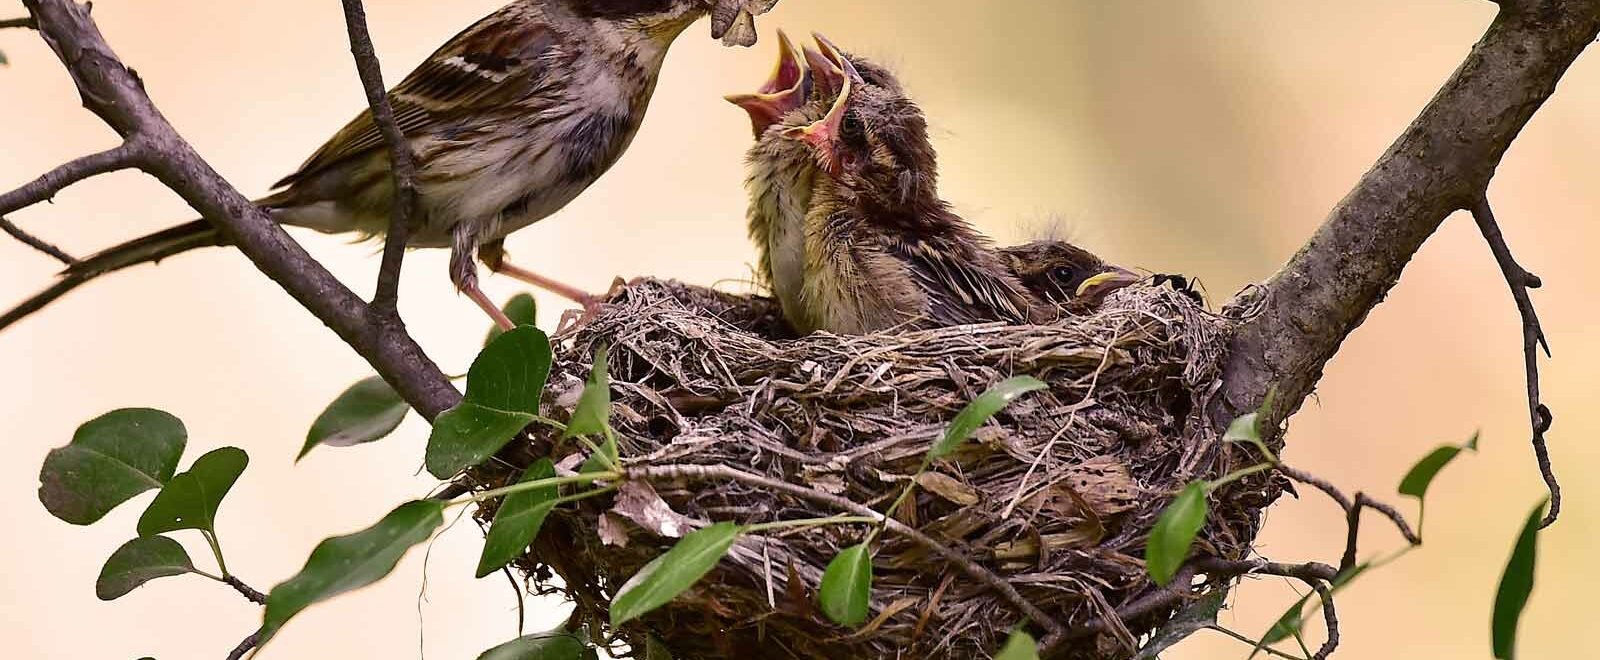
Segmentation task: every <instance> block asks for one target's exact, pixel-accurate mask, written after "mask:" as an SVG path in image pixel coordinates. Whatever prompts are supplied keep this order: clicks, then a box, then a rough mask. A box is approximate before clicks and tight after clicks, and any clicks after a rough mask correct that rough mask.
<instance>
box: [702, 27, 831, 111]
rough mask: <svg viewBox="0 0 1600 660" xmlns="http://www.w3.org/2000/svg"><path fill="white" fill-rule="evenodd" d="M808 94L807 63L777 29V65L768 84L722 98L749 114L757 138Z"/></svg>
mask: <svg viewBox="0 0 1600 660" xmlns="http://www.w3.org/2000/svg"><path fill="white" fill-rule="evenodd" d="M810 93H811V79H810V75H809V74H808V72H807V70H806V63H805V61H804V60H802V59H801V57H800V51H798V50H796V49H795V47H794V42H792V41H790V40H789V35H787V34H784V33H783V31H782V30H779V31H778V62H777V64H776V65H774V66H773V68H772V75H770V76H768V77H767V82H766V83H764V84H762V85H761V88H760V89H758V90H757V91H756V92H755V93H753V94H729V95H727V96H725V97H723V98H726V99H727V100H728V102H729V103H732V104H734V105H737V106H739V107H741V108H744V111H745V112H748V113H750V123H751V125H752V127H753V128H754V129H755V133H756V135H758V136H759V135H761V134H762V133H763V132H765V131H766V130H767V128H768V127H769V126H772V125H773V124H776V123H778V122H779V121H780V120H782V119H783V116H784V115H786V114H788V113H789V112H790V111H792V110H794V109H795V108H798V107H800V106H802V105H804V104H805V102H806V97H807V95H809V94H810Z"/></svg>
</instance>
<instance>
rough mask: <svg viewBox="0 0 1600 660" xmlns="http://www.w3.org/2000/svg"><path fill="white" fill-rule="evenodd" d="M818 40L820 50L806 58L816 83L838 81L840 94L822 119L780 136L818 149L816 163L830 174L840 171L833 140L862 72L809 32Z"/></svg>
mask: <svg viewBox="0 0 1600 660" xmlns="http://www.w3.org/2000/svg"><path fill="white" fill-rule="evenodd" d="M812 36H814V37H816V39H817V46H818V47H819V48H821V51H820V52H813V51H811V50H809V49H808V50H807V51H806V59H807V60H808V61H810V62H812V71H813V72H814V73H815V74H816V76H817V82H818V83H819V84H821V83H823V82H824V81H825V80H826V81H827V83H828V84H837V85H838V86H839V95H838V97H837V98H835V99H834V100H833V106H832V107H830V108H828V114H827V115H825V116H823V118H822V119H819V120H817V121H816V122H815V123H813V124H811V125H810V126H806V127H804V128H791V129H788V130H786V131H784V132H783V136H784V137H787V138H789V139H791V140H800V141H801V142H805V143H806V144H809V145H811V147H812V148H813V149H816V150H817V154H818V163H819V164H820V165H821V166H822V168H823V170H825V171H827V172H828V173H830V174H835V175H837V174H838V173H839V158H838V154H837V152H836V151H835V149H834V141H835V139H836V138H837V137H838V136H839V126H840V124H841V123H842V122H843V121H844V113H845V109H846V108H848V107H849V105H850V92H851V90H852V89H854V87H855V86H856V85H858V84H861V82H862V80H861V73H860V72H858V71H856V67H855V65H854V64H851V63H850V60H849V59H846V58H845V56H844V54H843V53H841V52H840V51H839V49H838V48H836V47H834V45H833V43H832V42H830V41H828V38H827V37H824V36H822V35H820V34H816V33H812Z"/></svg>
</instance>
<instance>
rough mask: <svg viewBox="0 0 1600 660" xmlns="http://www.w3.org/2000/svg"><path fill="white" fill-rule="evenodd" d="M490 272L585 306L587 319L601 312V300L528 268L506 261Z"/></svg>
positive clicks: (496, 263) (496, 265)
mask: <svg viewBox="0 0 1600 660" xmlns="http://www.w3.org/2000/svg"><path fill="white" fill-rule="evenodd" d="M489 270H492V271H494V272H496V273H499V274H501V275H505V276H507V277H511V278H515V279H518V280H522V281H523V282H527V283H528V284H532V285H534V286H536V287H539V288H541V289H544V290H546V291H549V292H551V293H554V294H556V295H558V296H561V297H562V298H566V299H568V300H571V301H573V302H576V303H578V304H580V305H583V311H584V316H585V318H588V317H592V316H594V315H595V314H598V313H599V312H600V299H599V298H598V297H596V296H595V295H594V294H591V293H589V292H587V291H584V290H583V289H579V288H578V287H575V286H572V285H571V284H567V283H564V282H558V281H556V280H552V279H550V278H548V277H545V276H543V275H540V274H538V273H535V272H533V271H531V270H528V269H526V268H522V267H520V266H516V265H513V264H511V263H508V262H506V261H505V260H504V259H501V260H498V261H496V262H493V263H490V264H489Z"/></svg>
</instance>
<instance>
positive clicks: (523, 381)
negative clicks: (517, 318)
mask: <svg viewBox="0 0 1600 660" xmlns="http://www.w3.org/2000/svg"><path fill="white" fill-rule="evenodd" d="M549 376H550V338H549V337H546V336H545V334H544V333H543V332H540V331H539V329H538V328H535V327H531V326H523V327H520V328H517V329H515V330H512V331H510V332H507V333H505V334H503V335H500V336H499V337H496V338H495V340H494V341H492V342H489V345H488V346H487V347H485V348H484V349H483V351H482V352H480V353H478V358H477V359H476V360H473V361H472V368H471V369H469V370H467V393H466V397H465V402H466V403H473V404H477V405H479V406H482V407H485V408H494V409H495V410H505V411H510V412H520V413H527V414H529V415H537V414H539V396H540V394H541V393H543V392H544V383H545V379H546V378H548V377H549Z"/></svg>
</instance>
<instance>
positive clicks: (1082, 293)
mask: <svg viewBox="0 0 1600 660" xmlns="http://www.w3.org/2000/svg"><path fill="white" fill-rule="evenodd" d="M1000 256H1001V258H1002V259H1003V260H1004V261H1005V263H1006V267H1007V268H1008V269H1009V270H1010V271H1011V273H1012V274H1013V275H1016V277H1017V279H1018V280H1020V281H1021V282H1022V286H1024V287H1026V288H1027V289H1028V291H1029V292H1030V293H1032V294H1033V295H1034V296H1036V297H1038V298H1040V299H1042V300H1046V301H1049V302H1050V303H1052V304H1054V305H1055V306H1056V307H1057V309H1059V310H1061V311H1063V312H1066V313H1068V314H1074V315H1082V314H1088V313H1091V312H1093V311H1094V310H1095V309H1097V308H1099V307H1100V304H1101V303H1103V302H1105V298H1106V296H1107V295H1110V294H1111V292H1112V291H1116V290H1117V289H1122V288H1125V287H1128V286H1132V285H1134V284H1138V283H1139V282H1141V281H1143V280H1144V279H1145V278H1144V277H1143V276H1141V275H1139V274H1138V273H1135V272H1133V271H1130V270H1128V269H1126V268H1123V267H1121V266H1117V265H1114V264H1109V263H1106V262H1105V261H1104V260H1102V259H1101V258H1100V257H1098V256H1095V254H1094V253H1092V252H1090V251H1088V250H1085V249H1083V248H1081V247H1078V246H1076V245H1073V244H1071V243H1068V242H1066V241H1062V240H1038V241H1033V242H1031V243H1027V244H1024V245H1014V246H1011V247H1004V248H1000Z"/></svg>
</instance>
